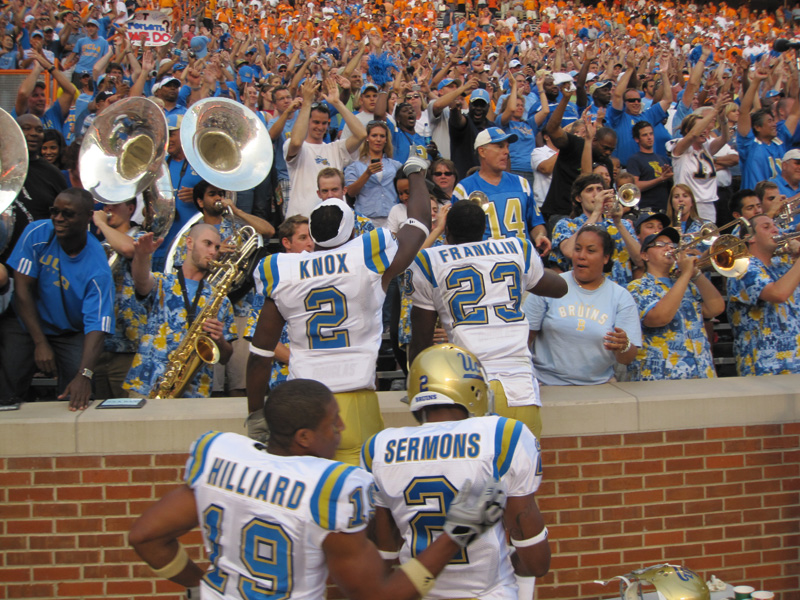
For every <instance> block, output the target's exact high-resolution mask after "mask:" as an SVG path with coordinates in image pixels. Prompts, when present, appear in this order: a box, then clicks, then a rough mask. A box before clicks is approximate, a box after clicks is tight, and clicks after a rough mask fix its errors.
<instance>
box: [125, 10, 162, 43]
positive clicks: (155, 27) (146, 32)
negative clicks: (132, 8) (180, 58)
mask: <svg viewBox="0 0 800 600" xmlns="http://www.w3.org/2000/svg"><path fill="white" fill-rule="evenodd" d="M171 23H172V22H171V21H170V19H168V18H167V17H166V16H165V15H164V13H162V12H158V11H140V12H137V13H136V14H134V15H133V18H132V19H131V20H130V21H128V23H127V30H128V39H130V41H131V42H132V43H134V44H141V43H142V40H144V45H145V46H163V45H164V44H168V43H169V42H170V41H171V40H172V35H170V33H169V31H170V29H171Z"/></svg>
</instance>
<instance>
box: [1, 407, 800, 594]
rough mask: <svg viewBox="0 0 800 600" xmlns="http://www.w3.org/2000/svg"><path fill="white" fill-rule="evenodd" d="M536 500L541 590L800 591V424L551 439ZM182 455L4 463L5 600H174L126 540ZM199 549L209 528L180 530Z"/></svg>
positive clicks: (169, 482)
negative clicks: (722, 585)
mask: <svg viewBox="0 0 800 600" xmlns="http://www.w3.org/2000/svg"><path fill="white" fill-rule="evenodd" d="M543 446H544V464H545V472H544V477H545V482H544V483H543V485H542V489H541V490H540V494H539V505H540V507H541V508H542V510H543V512H544V513H545V518H546V520H547V522H548V524H549V528H550V540H551V546H552V550H553V561H552V566H551V570H550V573H549V574H548V575H547V577H545V578H542V579H541V580H539V582H538V584H537V590H538V593H537V597H538V598H539V599H541V600H543V599H547V598H563V599H575V598H598V597H601V596H605V597H611V596H614V595H615V594H616V586H615V585H613V584H612V586H611V587H610V588H602V587H601V586H598V585H596V584H593V583H592V581H593V580H594V579H599V578H602V579H608V578H610V577H613V576H614V575H622V574H624V573H626V572H628V571H629V570H632V569H634V568H639V567H641V566H644V565H650V564H655V563H658V562H663V561H670V562H674V563H678V564H683V565H685V566H687V567H689V568H691V569H693V570H696V571H698V572H699V573H701V574H702V575H703V576H704V577H705V578H708V577H710V575H711V574H712V573H714V574H715V575H717V576H718V577H720V578H721V579H723V580H726V581H729V582H735V583H748V584H750V585H753V586H755V587H756V588H757V589H769V590H773V591H776V592H779V598H780V599H781V600H793V599H798V598H800V593H798V589H800V566H799V565H800V556H798V549H799V548H800V423H793V424H784V425H759V426H751V427H722V428H712V429H692V430H679V431H667V432H663V433H636V434H620V435H592V436H582V437H545V438H544V440H543ZM185 459H186V456H185V454H159V455H142V454H127V455H114V456H104V457H103V456H61V457H55V458H50V457H18V458H11V457H9V458H4V459H0V598H31V599H33V598H69V597H78V598H87V599H88V598H142V599H150V598H153V597H158V598H170V599H177V598H179V597H181V596H180V595H179V594H178V593H177V592H178V590H179V589H180V588H179V586H176V585H173V584H171V583H170V582H167V581H155V580H153V579H150V578H149V575H150V572H149V570H148V569H147V568H146V567H145V566H144V565H143V564H141V563H140V562H139V561H138V559H137V558H136V556H135V555H134V553H133V552H132V551H131V550H129V549H128V547H127V544H126V540H127V531H128V530H129V528H130V525H131V523H132V521H133V520H134V519H135V518H136V516H138V515H139V514H141V512H142V511H143V510H144V509H145V508H146V507H147V506H148V505H149V504H150V503H151V502H153V501H154V500H155V499H157V498H159V497H161V496H162V495H163V494H164V493H165V492H166V491H168V490H169V489H171V488H172V487H174V485H175V484H176V482H177V481H178V480H179V477H180V474H181V471H182V467H183V464H184V462H185ZM183 541H184V544H186V545H187V547H188V548H189V553H190V555H191V556H193V557H194V558H198V557H200V556H201V548H200V533H199V531H193V532H191V533H190V534H188V535H187V536H186V538H185V539H184V540H183Z"/></svg>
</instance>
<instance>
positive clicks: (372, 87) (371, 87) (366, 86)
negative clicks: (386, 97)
mask: <svg viewBox="0 0 800 600" xmlns="http://www.w3.org/2000/svg"><path fill="white" fill-rule="evenodd" d="M367 90H374V91H375V92H378V91H380V90H378V86H377V85H375V84H374V83H365V84H364V85H363V86H361V93H362V94H363V93H364V92H366V91H367Z"/></svg>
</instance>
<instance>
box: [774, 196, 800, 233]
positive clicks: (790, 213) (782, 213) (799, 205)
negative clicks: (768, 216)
mask: <svg viewBox="0 0 800 600" xmlns="http://www.w3.org/2000/svg"><path fill="white" fill-rule="evenodd" d="M797 215H800V194H798V195H796V196H792V197H791V198H789V199H788V200H786V201H785V202H784V203H783V204H781V205H780V207H779V208H778V212H777V213H775V217H774V218H773V219H772V221H773V223H775V225H776V226H777V227H778V228H779V229H786V228H787V227H789V226H790V225H791V224H792V221H794V219H795V217H796V216H797Z"/></svg>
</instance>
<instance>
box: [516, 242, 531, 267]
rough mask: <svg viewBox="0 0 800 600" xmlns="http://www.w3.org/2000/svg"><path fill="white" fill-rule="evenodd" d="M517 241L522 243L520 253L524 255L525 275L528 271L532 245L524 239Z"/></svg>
mask: <svg viewBox="0 0 800 600" xmlns="http://www.w3.org/2000/svg"><path fill="white" fill-rule="evenodd" d="M517 239H518V240H519V241H520V242H521V243H522V252H523V254H524V255H525V272H526V273H527V272H528V271H530V266H531V248H532V246H533V244H531V243H530V241H529V240H528V239H527V238H525V239H521V238H517Z"/></svg>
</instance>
